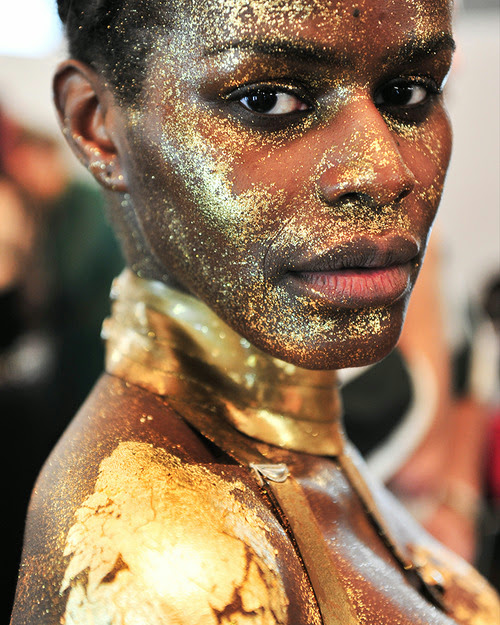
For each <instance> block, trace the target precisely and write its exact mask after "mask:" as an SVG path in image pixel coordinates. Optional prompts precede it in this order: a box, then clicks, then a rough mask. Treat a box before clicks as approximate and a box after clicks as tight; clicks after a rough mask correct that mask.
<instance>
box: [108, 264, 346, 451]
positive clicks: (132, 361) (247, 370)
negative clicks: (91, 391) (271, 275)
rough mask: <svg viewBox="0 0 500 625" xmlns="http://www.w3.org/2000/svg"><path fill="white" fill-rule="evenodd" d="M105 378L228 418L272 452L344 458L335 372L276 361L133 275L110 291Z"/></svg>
mask: <svg viewBox="0 0 500 625" xmlns="http://www.w3.org/2000/svg"><path fill="white" fill-rule="evenodd" d="M112 299H113V300H114V303H113V313H112V316H111V318H109V319H107V320H106V321H105V323H104V328H103V336H104V338H106V340H107V354H106V370H107V371H108V373H110V374H113V375H117V376H119V377H122V378H124V379H126V380H127V381H129V382H132V383H134V384H138V385H139V386H142V387H145V388H148V389H149V390H151V391H152V392H154V393H157V394H160V395H165V396H168V397H169V398H171V399H172V400H174V401H175V402H176V404H177V405H178V403H179V402H180V403H181V404H184V405H186V406H191V407H193V405H195V406H198V407H199V408H200V410H203V411H205V412H210V413H215V414H216V415H217V417H223V418H224V419H225V420H227V421H228V422H229V423H231V424H232V425H233V426H234V427H235V428H236V429H238V430H239V431H240V432H243V433H244V434H246V435H247V436H251V437H252V438H256V439H258V440H260V441H263V442H265V443H270V444H272V445H277V446H279V447H284V448H286V449H293V450H295V451H302V452H307V453H312V454H317V455H338V454H339V453H341V451H342V449H343V443H344V436H343V432H342V428H341V424H340V413H341V406H340V398H339V393H338V388H337V380H336V373H335V372H334V371H311V370H307V369H302V368H299V367H296V366H294V365H291V364H289V363H286V362H284V361H282V360H279V359H277V358H274V357H272V356H270V355H268V354H266V353H264V352H262V351H261V350H259V349H258V348H256V347H254V346H253V345H251V344H250V343H249V342H248V341H247V340H246V339H244V338H242V337H241V336H240V335H239V334H237V333H236V332H235V331H234V330H232V329H231V328H229V326H227V325H226V324H225V323H224V322H223V321H222V320H221V319H219V317H217V315H216V314H215V313H214V312H213V311H212V310H211V309H210V308H208V307H207V306H206V305H205V304H204V303H203V302H201V301H200V300H198V299H197V298H195V297H193V296H192V295H189V294H186V293H183V292H181V291H179V290H177V289H174V288H172V287H169V286H166V285H165V284H163V283H161V282H155V281H148V280H143V279H141V278H138V277H137V276H136V275H135V274H133V273H132V272H131V271H130V270H125V271H124V272H123V274H122V275H121V276H119V277H118V278H117V279H116V280H115V282H114V284H113V289H112Z"/></svg>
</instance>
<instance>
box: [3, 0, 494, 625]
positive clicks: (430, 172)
mask: <svg viewBox="0 0 500 625" xmlns="http://www.w3.org/2000/svg"><path fill="white" fill-rule="evenodd" d="M60 13H61V16H62V17H63V19H64V20H65V21H66V25H67V33H68V37H69V39H70V48H71V55H72V57H73V58H71V59H70V60H68V61H66V62H64V63H63V64H62V65H61V66H60V67H59V69H58V72H57V75H56V78H55V93H56V104H57V107H58V110H59V114H60V118H61V123H62V126H63V131H64V133H65V135H66V137H67V139H68V141H69V143H70V144H71V145H72V147H73V148H74V150H75V152H76V153H77V154H78V155H79V157H80V158H81V160H82V161H83V162H84V163H85V165H86V166H87V167H88V169H89V170H90V171H91V172H92V173H93V175H94V176H95V177H96V179H97V180H98V181H99V182H100V183H101V184H102V185H103V187H104V188H105V189H107V192H108V195H109V198H110V203H111V205H112V219H113V222H114V224H115V228H116V230H117V231H118V233H119V234H120V237H121V240H122V242H123V248H124V251H125V254H126V258H127V262H128V266H129V270H128V271H127V272H126V273H125V274H123V275H122V276H121V277H120V278H119V280H118V281H117V282H116V283H115V285H114V288H113V297H114V299H115V303H114V312H113V315H112V317H111V319H110V320H108V322H107V323H106V325H105V329H104V334H105V337H106V338H107V342H108V346H107V349H108V355H107V365H106V368H107V373H106V374H104V375H103V377H102V378H101V379H100V380H99V382H98V384H97V386H96V388H95V389H94V391H93V392H92V394H91V396H90V397H89V399H88V400H87V402H86V403H85V404H84V406H83V407H82V409H81V411H80V412H79V414H78V415H77V417H76V418H75V420H74V421H73V423H72V425H71V426H70V428H69V429H68V431H67V432H66V434H65V435H64V437H63V439H62V440H61V442H60V443H59V444H58V446H57V447H56V449H55V451H54V452H53V454H52V455H51V457H50V459H49V461H48V462H47V464H46V466H45V468H44V470H43V471H42V474H41V476H40V478H39V481H38V483H37V487H36V489H35V494H34V496H33V500H32V504H31V508H30V513H29V519H28V525H27V530H26V532H27V533H26V540H25V548H24V555H23V558H24V560H23V564H22V570H21V577H20V582H19V587H18V594H17V600H16V607H15V610H14V616H13V623H14V624H17V623H22V622H26V620H28V621H30V619H31V621H30V622H36V623H56V622H57V623H59V622H62V623H66V624H69V623H79V624H83V623H134V624H135V623H148V624H154V623H189V624H195V623H200V624H201V623H203V624H205V623H207V624H208V623H210V624H212V623H213V624H215V623H262V624H264V623H266V624H267V623H279V624H283V623H290V624H291V623H293V624H299V623H300V624H306V623H308V624H309V623H325V624H332V623H338V624H340V623H342V624H343V625H344V624H349V623H422V624H423V623H426V624H428V623H433V624H444V623H452V622H455V621H456V622H461V623H492V622H495V619H496V618H497V616H498V603H497V601H496V598H495V596H494V593H493V592H492V591H491V590H490V589H489V588H488V586H487V584H486V583H485V582H484V581H483V580H481V579H480V578H479V576H477V574H475V573H474V572H473V570H472V569H470V568H469V567H468V566H467V565H466V564H464V563H463V562H461V561H459V560H458V559H456V558H454V557H453V556H452V555H451V554H450V553H448V552H445V551H444V550H443V549H442V548H440V547H439V546H438V545H437V544H436V543H435V542H433V541H432V540H431V539H430V538H429V537H428V536H427V535H425V534H424V533H423V532H422V531H421V530H419V529H418V527H416V526H415V525H414V524H413V523H412V521H411V520H410V519H409V518H408V517H407V516H405V515H404V513H403V512H402V511H401V509H400V508H399V506H397V504H395V503H394V501H392V499H390V498H389V496H388V495H387V494H386V493H385V492H384V491H382V490H381V489H380V488H379V487H377V486H376V485H375V484H371V483H369V482H370V479H369V476H367V475H366V474H365V472H364V468H363V465H362V463H361V462H360V461H359V459H358V457H357V455H356V453H355V452H354V451H353V450H352V449H351V448H350V447H349V445H348V443H347V442H346V441H345V440H344V437H343V434H342V430H341V425H340V407H339V402H338V397H337V393H336V384H335V373H334V369H335V368H339V367H346V366H353V365H362V364H366V363H369V362H372V361H374V360H377V359H380V358H382V357H383V356H385V355H386V354H387V353H388V352H389V351H390V350H391V349H392V347H393V346H394V344H395V342H396V340H397V338H398V335H399V332H400V330H401V325H402V322H403V317H404V311H405V307H406V303H407V299H408V296H409V292H410V291H411V287H412V286H413V283H414V281H415V278H416V275H417V273H418V268H419V266H420V264H421V262H422V258H423V253H424V249H425V244H426V240H427V236H428V233H429V229H430V227H431V224H432V220H433V217H434V214H435V211H436V208H437V204H438V201H439V197H440V193H441V187H442V183H443V180H444V176H445V171H446V167H447V163H448V158H449V152H450V129H449V125H448V120H447V117H446V114H445V112H444V109H443V104H442V102H441V97H440V92H441V89H442V86H443V83H444V80H445V78H446V75H447V73H448V70H449V65H450V61H451V53H452V48H453V41H452V38H451V34H450V8H449V3H448V1H447V0H439V1H438V2H436V1H435V0H403V1H401V0H359V1H358V2H356V3H351V2H348V1H344V0H340V1H337V0H333V1H332V0H321V1H319V2H318V1H317V0H316V1H314V2H313V1H312V0H305V1H304V2H295V1H294V0H293V1H292V0H283V1H280V2H274V1H271V0H257V1H256V2H252V3H248V2H246V0H245V1H242V0H210V1H209V2H208V3H207V2H201V1H198V0H192V1H191V0H189V1H188V0H180V1H179V2H175V3H164V2H160V1H151V0H148V1H147V2H146V1H142V2H133V3H129V2H116V3H115V2H107V3H104V2H102V3H101V2H94V3H92V4H91V5H90V6H89V3H84V2H82V3H79V2H75V1H73V2H71V3H69V2H68V3H64V2H61V3H60ZM28 615H29V616H28Z"/></svg>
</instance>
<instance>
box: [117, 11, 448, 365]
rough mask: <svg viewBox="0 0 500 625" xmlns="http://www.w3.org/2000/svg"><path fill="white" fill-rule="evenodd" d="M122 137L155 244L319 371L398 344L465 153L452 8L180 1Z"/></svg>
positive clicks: (212, 301) (290, 354)
mask: <svg viewBox="0 0 500 625" xmlns="http://www.w3.org/2000/svg"><path fill="white" fill-rule="evenodd" d="M178 4H179V5H180V6H179V7H178V8H177V11H176V15H175V19H174V25H173V27H172V26H170V27H169V30H168V32H165V34H162V33H161V31H160V30H159V32H158V33H157V34H156V35H155V44H154V50H153V54H152V56H151V60H150V62H149V65H148V67H149V71H148V75H147V77H146V79H145V82H144V87H143V91H142V99H141V100H140V101H139V102H137V103H136V104H135V105H134V106H129V107H125V108H124V109H123V111H122V114H123V115H124V122H125V123H124V131H123V133H122V135H121V136H120V138H119V141H118V144H119V145H118V147H119V155H120V160H121V164H122V167H123V170H124V176H125V182H126V185H127V187H128V191H129V198H127V200H126V201H129V202H131V203H132V205H133V208H134V210H135V212H136V214H137V216H138V220H139V223H140V226H141V228H142V231H143V232H142V236H143V237H144V239H145V240H146V243H147V246H148V247H149V249H150V252H151V254H152V255H153V256H154V257H155V259H156V261H158V262H159V264H160V266H162V267H163V268H164V271H165V275H168V276H169V278H170V279H171V280H174V281H175V282H176V283H177V284H180V285H182V286H183V287H184V288H186V289H187V290H189V291H190V292H192V293H193V294H194V295H196V296H198V297H199V298H201V299H202V300H204V301H205V302H206V303H207V304H208V305H209V306H210V307H211V308H212V309H214V310H215V311H216V312H217V313H218V315H219V316H220V317H222V318H223V319H224V320H225V321H226V322H227V323H228V324H229V325H231V326H232V327H233V328H235V329H236V330H237V331H238V332H240V333H241V334H242V335H243V336H244V337H246V338H247V339H249V340H250V341H251V342H253V343H254V344H256V345H257V346H259V347H260V348H262V349H264V350H266V351H268V352H270V353H271V354H273V355H274V356H277V357H278V358H281V359H283V360H287V361H290V362H293V363H295V364H298V365H301V366H304V367H308V368H337V367H345V366H353V365H361V364H366V363H368V362H373V361H374V360H377V359H379V358H381V357H383V356H384V355H386V354H387V353H388V351H389V350H390V349H391V348H392V347H393V346H394V344H395V342H396V340H397V338H398V336H399V332H400V329H401V325H402V322H403V317H404V311H405V307H406V304H407V300H408V297H409V294H410V291H411V289H412V287H413V284H414V282H415V279H416V276H417V273H418V269H419V266H420V264H421V262H422V258H423V254H424V250H425V246H426V242H427V238H428V235H429V230H430V227H431V224H432V221H433V219H434V215H435V212H436V209H437V206H438V202H439V198H440V195H441V189H442V184H443V180H444V176H445V172H446V168H447V164H448V159H449V155H450V142H451V141H450V128H449V123H448V119H447V116H446V113H445V111H444V108H443V104H442V99H441V96H440V90H441V88H442V86H443V82H444V80H445V77H446V75H447V73H448V71H449V66H450V60H451V50H452V40H451V36H450V8H449V2H448V0H357V1H356V2H351V1H348V0H279V1H276V0H253V1H252V2H251V3H248V2H247V0H209V2H207V1H206V0H192V1H191V2H188V1H187V0H185V1H184V0H180V1H179V3H178Z"/></svg>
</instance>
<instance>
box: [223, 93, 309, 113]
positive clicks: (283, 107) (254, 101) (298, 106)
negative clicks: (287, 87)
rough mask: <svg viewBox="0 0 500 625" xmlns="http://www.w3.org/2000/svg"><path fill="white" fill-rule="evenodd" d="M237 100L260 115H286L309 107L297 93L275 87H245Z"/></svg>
mask: <svg viewBox="0 0 500 625" xmlns="http://www.w3.org/2000/svg"><path fill="white" fill-rule="evenodd" d="M234 99H237V98H236V97H235V98H234ZM238 101H239V102H240V104H241V105H242V106H244V107H245V108H246V109H248V110H249V111H252V112H253V113H260V114H261V115H288V114H290V113H295V112H297V111H307V110H309V108H310V106H309V104H307V103H306V102H305V101H304V100H302V99H301V98H299V97H298V96H297V95H295V94H293V93H290V92H289V91H284V90H282V89H279V88H276V87H255V88H250V89H247V90H246V94H245V95H243V96H242V97H240V98H238Z"/></svg>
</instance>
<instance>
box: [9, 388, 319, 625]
mask: <svg viewBox="0 0 500 625" xmlns="http://www.w3.org/2000/svg"><path fill="white" fill-rule="evenodd" d="M170 412H172V411H170ZM185 428H187V426H186V425H185V423H183V422H182V421H180V420H178V419H177V417H176V416H175V414H170V413H169V411H168V406H166V405H165V403H164V402H163V401H162V400H161V398H158V397H155V396H150V395H149V394H143V393H142V392H141V391H140V389H137V388H135V387H134V388H130V387H128V386H126V385H124V384H123V383H121V382H119V381H116V379H115V380H113V379H110V378H109V377H108V378H104V379H103V380H101V382H100V384H99V385H98V387H97V388H96V389H95V390H94V392H93V393H92V396H91V397H90V399H89V400H88V401H87V402H86V404H85V405H84V406H83V408H82V409H81V411H80V413H79V415H78V416H77V418H76V420H75V421H74V422H73V423H72V425H71V426H70V428H69V430H68V432H67V433H66V434H65V436H64V438H63V440H62V441H61V442H60V444H59V445H58V447H57V448H56V450H55V452H54V453H53V454H52V456H51V457H50V458H49V461H48V462H47V463H46V465H45V467H44V470H43V471H42V474H41V476H40V479H39V481H38V483H37V487H36V489H35V492H34V495H33V498H32V503H31V506H30V514H29V519H28V524H27V531H26V540H25V548H24V554H23V564H22V570H21V575H20V583H19V587H18V594H17V600H16V607H15V611H14V616H13V621H12V622H13V623H15V624H16V625H18V624H20V623H26V622H34V621H33V620H31V619H37V622H39V623H40V624H42V623H43V624H47V625H48V624H50V625H52V624H53V623H56V622H57V623H65V624H66V625H70V624H71V625H76V624H77V623H78V625H86V624H87V623H96V622H104V623H115V622H116V623H119V622H123V623H129V622H131V623H137V622H144V623H146V622H147V623H148V625H156V624H160V623H162V624H163V623H170V622H172V623H177V624H179V625H183V624H189V625H195V624H197V623H199V624H200V625H201V624H202V623H203V624H205V623H206V624H207V625H210V624H212V623H213V624H214V625H215V624H217V623H223V622H228V623H229V622H235V623H240V622H244V619H245V618H249V619H256V621H255V622H259V623H262V624H265V623H273V624H280V623H283V624H284V623H289V622H292V621H290V618H292V617H291V616H290V615H291V614H294V613H300V615H301V616H300V618H298V619H297V620H293V622H297V623H298V622H300V623H305V622H313V621H312V620H311V619H308V616H307V614H306V612H307V613H309V611H310V610H309V608H308V609H307V610H305V608H302V607H299V608H293V607H291V606H290V600H291V602H292V603H297V601H296V600H295V596H297V597H298V596H299V595H300V596H301V597H302V598H304V597H306V598H307V596H308V591H307V588H306V584H304V583H303V582H304V580H302V578H301V576H302V575H303V574H302V573H301V569H300V563H298V562H297V561H296V557H295V555H294V552H293V546H292V545H291V544H290V541H289V539H288V538H287V536H286V533H285V532H284V530H283V528H282V527H281V525H280V524H279V522H278V521H277V520H276V519H275V517H274V516H273V515H272V513H271V511H270V509H269V507H268V506H267V504H266V503H265V501H264V500H263V498H262V496H261V494H260V492H259V487H258V485H257V484H255V485H254V484H253V480H252V479H251V477H250V478H247V477H246V473H245V475H242V474H240V472H241V470H240V469H239V468H238V467H235V466H234V465H224V464H217V463H216V462H213V461H212V460H213V459H212V458H211V455H210V454H209V453H208V452H207V451H206V450H203V449H200V448H198V446H199V445H200V441H199V439H198V437H196V436H194V435H193V433H192V431H191V430H189V428H187V430H185ZM297 580H299V581H297ZM302 586H304V588H302ZM298 603H302V599H299V600H298ZM296 610H298V612H295V611H296ZM311 610H313V608H311ZM304 614H306V615H305V616H304ZM27 615H29V617H28V616H27Z"/></svg>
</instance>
